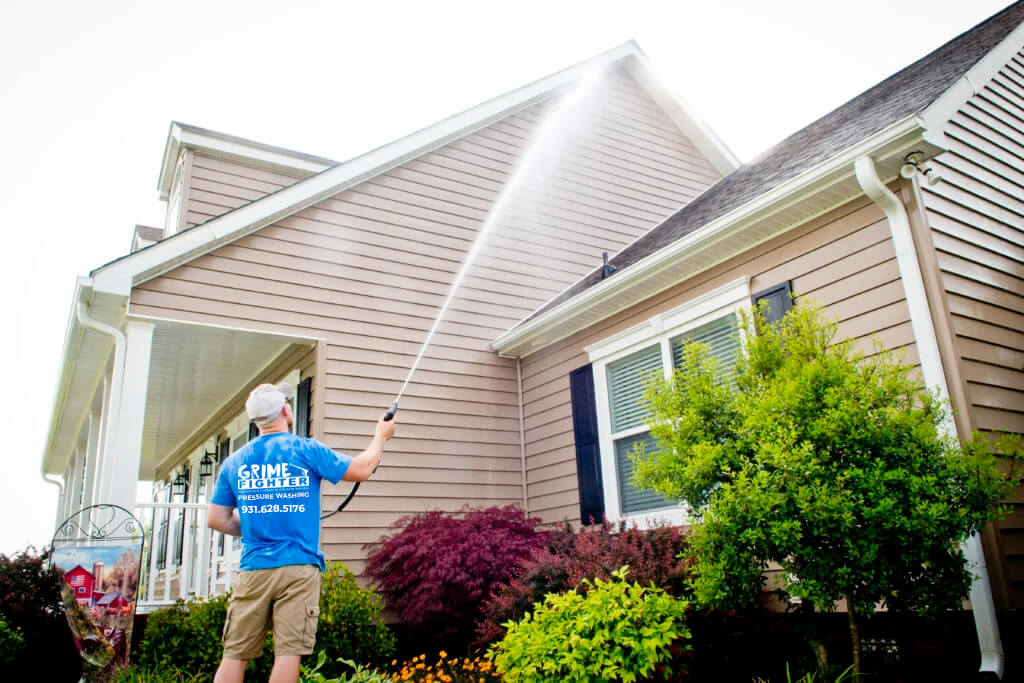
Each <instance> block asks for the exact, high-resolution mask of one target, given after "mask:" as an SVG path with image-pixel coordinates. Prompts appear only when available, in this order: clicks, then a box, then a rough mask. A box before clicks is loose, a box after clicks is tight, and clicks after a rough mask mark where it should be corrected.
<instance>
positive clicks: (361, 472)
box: [342, 418, 395, 481]
mask: <svg viewBox="0 0 1024 683" xmlns="http://www.w3.org/2000/svg"><path fill="white" fill-rule="evenodd" d="M394 435H395V421H394V419H391V420H385V419H384V418H381V419H380V420H378V421H377V431H376V432H375V433H374V435H373V441H371V442H370V446H369V448H367V449H366V450H365V451H363V452H362V453H360V454H359V455H357V456H356V457H355V458H353V459H352V462H350V463H349V464H348V469H347V470H345V476H344V477H342V479H344V480H345V481H366V480H367V479H369V478H370V475H371V474H373V471H374V470H376V469H377V465H379V464H380V458H381V456H382V455H383V454H384V444H386V443H387V442H388V439H390V438H391V437H392V436H394Z"/></svg>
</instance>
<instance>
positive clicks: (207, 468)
mask: <svg viewBox="0 0 1024 683" xmlns="http://www.w3.org/2000/svg"><path fill="white" fill-rule="evenodd" d="M216 455H217V454H216V453H215V452H214V453H211V452H209V451H206V452H205V453H203V459H202V460H200V461H199V485H200V486H203V487H205V486H206V479H207V478H208V477H212V476H213V463H214V457H215V456H216Z"/></svg>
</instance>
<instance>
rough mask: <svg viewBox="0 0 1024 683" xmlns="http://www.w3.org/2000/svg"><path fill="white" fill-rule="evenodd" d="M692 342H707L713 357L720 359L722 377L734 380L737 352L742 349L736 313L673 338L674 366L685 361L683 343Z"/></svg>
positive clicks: (676, 366)
mask: <svg viewBox="0 0 1024 683" xmlns="http://www.w3.org/2000/svg"><path fill="white" fill-rule="evenodd" d="M690 342H699V343H701V344H707V345H708V347H710V348H709V353H710V355H711V357H712V358H716V359H717V360H718V363H719V368H720V370H721V372H722V378H723V379H724V380H726V381H731V380H732V376H733V371H734V368H735V366H736V354H737V352H738V351H739V349H740V343H739V331H738V327H737V325H736V315H735V314H733V313H730V314H729V315H726V316H723V317H721V318H718V319H717V320H712V321H711V322H709V323H707V324H705V325H701V326H700V327H697V328H694V329H692V330H690V331H688V332H684V333H683V334H681V335H679V336H678V337H675V338H673V339H672V340H671V341H670V342H669V343H670V344H671V346H672V367H675V368H678V367H679V366H680V364H681V363H682V362H683V345H684V344H688V343H690Z"/></svg>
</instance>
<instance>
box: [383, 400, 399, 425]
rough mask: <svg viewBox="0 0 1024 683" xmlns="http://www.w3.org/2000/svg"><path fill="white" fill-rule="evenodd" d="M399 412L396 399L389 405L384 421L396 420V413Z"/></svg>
mask: <svg viewBox="0 0 1024 683" xmlns="http://www.w3.org/2000/svg"><path fill="white" fill-rule="evenodd" d="M397 412H398V401H395V402H394V403H392V404H391V405H390V406H388V409H387V411H386V412H385V413H384V421H385V422H391V421H392V420H394V419H395V413H397Z"/></svg>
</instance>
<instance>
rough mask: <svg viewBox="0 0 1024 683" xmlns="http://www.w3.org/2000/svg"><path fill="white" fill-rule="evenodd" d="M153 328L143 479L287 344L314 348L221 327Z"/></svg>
mask: <svg viewBox="0 0 1024 683" xmlns="http://www.w3.org/2000/svg"><path fill="white" fill-rule="evenodd" d="M155 323H156V327H155V328H154V330H153V347H152V356H151V358H150V370H149V385H148V387H147V392H146V412H145V422H144V426H143V433H142V458H141V463H140V466H141V470H142V472H143V473H144V474H146V476H151V475H152V473H153V472H154V471H155V468H156V466H157V465H158V464H159V461H161V460H163V459H164V458H166V457H167V456H169V455H171V454H172V453H174V452H176V451H177V450H178V448H179V447H180V446H181V445H182V444H183V442H185V441H186V440H187V439H189V438H190V437H191V436H192V435H193V434H194V433H195V431H196V429H198V428H199V427H200V426H202V424H203V423H204V422H206V421H207V420H208V419H209V418H210V417H211V416H212V415H214V414H215V413H216V412H217V411H218V410H220V408H221V407H222V406H223V405H224V404H225V403H226V402H227V401H228V400H230V399H231V397H232V396H234V395H235V394H236V393H238V391H239V390H240V389H241V388H242V387H243V386H245V385H246V384H247V383H248V382H250V381H252V380H253V379H254V378H256V377H257V375H258V374H259V373H260V372H261V371H262V370H263V369H264V368H265V367H266V366H267V365H268V364H269V363H270V362H271V361H273V360H274V359H275V358H277V357H278V356H279V355H280V354H281V353H282V352H284V351H285V349H287V348H288V347H289V346H290V345H292V344H296V343H298V344H312V343H313V342H312V340H307V339H301V338H297V337H288V336H282V335H275V334H266V333H262V332H251V331H246V330H236V329H231V328H225V327H214V326H209V325H196V324H187V323H179V322H174V321H167V320H157V321H155ZM147 473H148V474H147Z"/></svg>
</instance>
